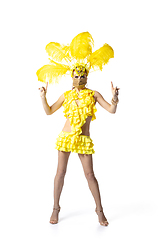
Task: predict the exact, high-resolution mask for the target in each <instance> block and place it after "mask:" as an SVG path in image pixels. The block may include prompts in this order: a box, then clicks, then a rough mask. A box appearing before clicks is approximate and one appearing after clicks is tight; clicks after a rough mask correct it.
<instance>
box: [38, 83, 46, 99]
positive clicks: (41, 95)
mask: <svg viewBox="0 0 160 240" xmlns="http://www.w3.org/2000/svg"><path fill="white" fill-rule="evenodd" d="M47 88H48V82H47V83H46V87H41V88H38V90H40V97H45V96H46V93H47Z"/></svg>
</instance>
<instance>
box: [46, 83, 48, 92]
mask: <svg viewBox="0 0 160 240" xmlns="http://www.w3.org/2000/svg"><path fill="white" fill-rule="evenodd" d="M47 88H48V82H47V83H46V91H47Z"/></svg>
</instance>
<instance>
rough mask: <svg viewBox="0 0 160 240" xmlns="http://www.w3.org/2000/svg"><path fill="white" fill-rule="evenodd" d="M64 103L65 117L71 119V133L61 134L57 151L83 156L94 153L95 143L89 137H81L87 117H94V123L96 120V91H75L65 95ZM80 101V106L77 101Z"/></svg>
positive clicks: (57, 143)
mask: <svg viewBox="0 0 160 240" xmlns="http://www.w3.org/2000/svg"><path fill="white" fill-rule="evenodd" d="M64 96H65V101H64V103H63V107H64V116H65V117H66V118H69V120H70V124H71V132H61V133H60V134H59V136H58V138H57V142H56V149H57V150H60V151H65V152H75V153H81V154H92V153H94V149H93V146H94V144H93V142H92V139H91V138H90V137H89V136H85V135H81V133H82V129H81V128H82V126H83V125H84V124H85V122H86V119H87V117H89V116H92V121H93V120H95V119H96V117H95V112H96V111H97V109H96V107H95V100H94V97H93V96H94V91H92V90H89V89H83V90H81V91H80V92H79V96H78V93H77V92H76V90H75V89H73V90H70V91H67V92H65V93H64ZM75 100H78V101H79V106H78V105H77V103H76V101H75Z"/></svg>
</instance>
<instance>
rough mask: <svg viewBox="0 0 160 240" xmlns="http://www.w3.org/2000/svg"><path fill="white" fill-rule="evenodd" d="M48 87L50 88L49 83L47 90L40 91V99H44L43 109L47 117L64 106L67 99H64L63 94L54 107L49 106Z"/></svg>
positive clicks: (41, 89)
mask: <svg viewBox="0 0 160 240" xmlns="http://www.w3.org/2000/svg"><path fill="white" fill-rule="evenodd" d="M47 87H48V83H47V84H46V88H44V87H41V88H39V90H40V97H41V99H42V105H43V108H44V110H45V112H46V114H47V115H51V114H52V113H54V112H55V111H57V110H58V109H59V108H60V107H61V106H62V104H63V102H64V100H65V97H64V94H62V95H61V96H60V98H59V99H58V100H57V101H56V102H55V103H54V104H53V105H52V106H49V105H48V103H47V99H46V92H47Z"/></svg>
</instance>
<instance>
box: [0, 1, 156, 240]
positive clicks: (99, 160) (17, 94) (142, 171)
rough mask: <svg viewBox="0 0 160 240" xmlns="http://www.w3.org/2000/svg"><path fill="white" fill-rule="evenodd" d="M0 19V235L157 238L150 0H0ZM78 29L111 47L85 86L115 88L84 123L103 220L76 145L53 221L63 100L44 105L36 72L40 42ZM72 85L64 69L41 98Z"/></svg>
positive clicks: (67, 37) (62, 39)
mask: <svg viewBox="0 0 160 240" xmlns="http://www.w3.org/2000/svg"><path fill="white" fill-rule="evenodd" d="M0 20H1V38H0V41H1V44H0V53H1V54H0V58H1V94H0V98H1V160H0V182H1V188H0V189H1V198H0V201H1V203H0V224H1V231H0V234H1V235H2V237H1V239H3V240H6V239H7V240H8V239H11V238H13V237H15V238H16V239H17V240H18V239H24V240H25V239H31V240H32V239H46V240H48V239H51V238H54V237H58V238H57V239H63V238H64V237H65V238H70V239H75V238H77V237H79V238H82V237H83V238H85V239H86V238H87V237H90V238H92V239H99V238H100V239H104V237H106V238H107V239H108V240H110V239H121V238H123V239H130V240H131V239H137V240H139V239H142V238H145V239H154V240H158V239H160V233H159V224H160V220H159V215H160V208H159V202H160V197H159V182H160V177H159V159H160V155H159V150H158V143H159V122H160V117H159V116H160V115H159V87H160V86H159V80H160V73H159V64H160V60H159V56H160V45H159V42H160V35H159V22H160V16H159V2H158V0H157V1H156V0H152V1H144V0H134V1H130V0H129V1H127V0H122V1H118V0H112V1H107V0H99V1H93V0H92V1H91V0H89V1H87V0H86V1H84V0H82V1H76V0H69V1H64V0H63V1H62V0H59V1H54V0H50V1H49V0H45V1H37V0H32V1H30V0H28V1H18V0H15V1H2V2H1V7H0ZM84 31H89V32H90V33H91V34H92V36H93V39H94V41H95V48H94V50H96V49H98V48H99V47H101V46H102V45H103V44H104V43H108V44H109V45H111V46H112V47H113V49H114V51H115V58H114V59H111V60H110V62H109V64H108V65H107V66H105V68H104V71H103V72H95V73H92V74H90V75H89V79H88V87H89V88H90V89H93V90H97V91H99V92H100V93H101V94H102V95H103V96H104V98H105V99H106V100H107V101H108V102H110V100H111V98H112V96H111V90H110V82H111V81H113V83H114V85H115V86H116V85H117V86H118V87H120V96H119V99H120V102H119V105H118V108H117V112H116V114H109V113H108V112H106V111H105V110H104V109H102V108H101V107H100V106H98V105H97V110H98V111H97V114H96V116H97V119H96V121H94V122H92V124H91V138H92V139H93V141H94V144H95V151H96V153H95V155H94V156H93V157H94V170H95V175H96V177H97V180H98V182H99V186H100V191H101V196H102V203H103V207H104V211H105V214H106V216H107V218H108V220H109V222H110V225H109V227H107V228H103V227H101V226H99V224H98V221H97V220H98V218H97V216H96V214H95V212H94V209H95V205H94V201H93V198H92V196H91V193H90V191H89V189H88V186H87V182H86V179H85V177H84V174H83V171H82V167H81V163H80V160H79V159H78V156H77V155H76V154H72V155H71V157H70V160H69V164H68V169H67V175H66V178H65V185H64V189H63V192H62V196H61V202H60V205H61V208H62V210H61V213H60V222H59V224H58V225H56V226H53V225H51V224H49V218H50V215H51V212H52V206H53V181H54V176H55V173H56V167H57V150H55V149H54V144H55V141H56V137H57V135H58V134H59V132H60V131H61V130H62V126H63V124H64V122H65V119H64V117H63V109H62V108H61V109H60V110H59V111H57V112H56V113H54V114H53V115H51V116H47V115H46V114H45V112H44V110H43V108H42V104H41V100H40V97H39V92H38V87H40V86H41V85H42V84H41V83H39V82H38V81H37V77H36V71H37V70H38V69H39V68H40V67H41V66H43V65H44V64H47V63H48V56H47V54H46V52H45V46H46V45H47V44H48V43H49V42H59V43H64V44H67V43H70V42H71V40H72V38H73V37H74V36H76V35H77V34H78V33H80V32H84ZM71 86H72V82H71V78H70V77H69V76H68V77H66V78H63V79H62V80H61V82H60V84H59V85H58V86H49V88H48V93H47V99H48V102H49V104H50V105H51V104H53V103H54V102H55V101H56V100H57V99H58V97H59V96H60V95H61V94H62V93H63V92H64V91H66V90H69V89H71Z"/></svg>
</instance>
